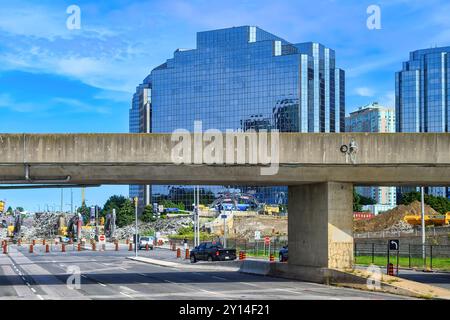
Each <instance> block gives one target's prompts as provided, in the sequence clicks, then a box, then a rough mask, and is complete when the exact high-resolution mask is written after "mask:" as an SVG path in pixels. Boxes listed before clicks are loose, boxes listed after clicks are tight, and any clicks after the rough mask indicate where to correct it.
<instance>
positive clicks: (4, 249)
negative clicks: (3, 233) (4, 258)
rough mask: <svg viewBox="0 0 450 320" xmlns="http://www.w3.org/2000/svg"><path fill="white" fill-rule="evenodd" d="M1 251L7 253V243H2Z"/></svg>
mask: <svg viewBox="0 0 450 320" xmlns="http://www.w3.org/2000/svg"><path fill="white" fill-rule="evenodd" d="M3 253H4V254H7V253H8V245H7V244H3Z"/></svg>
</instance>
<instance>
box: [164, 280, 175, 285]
mask: <svg viewBox="0 0 450 320" xmlns="http://www.w3.org/2000/svg"><path fill="white" fill-rule="evenodd" d="M164 282H167V283H171V284H177V283H175V282H172V281H169V280H164Z"/></svg>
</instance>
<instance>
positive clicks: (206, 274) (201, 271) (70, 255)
mask: <svg viewBox="0 0 450 320" xmlns="http://www.w3.org/2000/svg"><path fill="white" fill-rule="evenodd" d="M41 247H42V246H36V247H35V250H34V253H29V252H28V247H25V246H21V247H17V246H10V247H9V253H8V254H2V255H1V256H0V299H33V300H37V299H41V300H47V299H64V300H67V299H108V300H110V299H221V300H227V299H270V300H280V299H326V300H331V299H332V300H338V299H352V300H354V299H405V298H403V297H400V296H394V295H389V294H382V293H371V292H365V291H359V290H353V289H346V288H338V287H332V286H326V285H320V284H314V283H307V282H298V281H291V280H285V279H278V278H271V277H263V276H256V275H248V274H242V273H238V272H236V271H234V270H232V269H231V268H223V267H217V268H214V269H211V264H208V263H203V264H197V265H195V266H190V265H189V264H182V265H179V266H178V267H164V266H159V265H152V264H146V263H142V262H137V261H132V260H129V259H127V257H129V256H132V255H133V252H129V251H126V249H125V248H122V250H120V251H118V252H115V251H103V252H100V251H96V252H92V251H82V252H76V251H72V250H71V249H70V248H68V252H65V253H63V252H60V251H52V252H50V253H45V252H44V250H43V247H42V248H41ZM173 254H174V253H173V252H170V251H168V250H165V249H156V250H154V251H149V252H145V251H141V252H140V255H145V256H151V257H152V258H157V259H167V258H168V257H169V256H170V255H173ZM206 266H207V267H206ZM78 270H79V271H80V280H81V281H80V282H81V283H80V287H79V289H76V288H70V286H68V285H67V280H68V279H69V280H72V281H69V283H70V284H71V285H72V286H74V285H76V281H74V280H76V278H77V273H78Z"/></svg>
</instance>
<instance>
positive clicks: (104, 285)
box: [97, 282, 106, 287]
mask: <svg viewBox="0 0 450 320" xmlns="http://www.w3.org/2000/svg"><path fill="white" fill-rule="evenodd" d="M97 283H98V284H99V285H101V286H102V287H106V284H104V283H101V282H97Z"/></svg>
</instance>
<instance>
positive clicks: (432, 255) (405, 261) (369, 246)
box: [354, 243, 450, 271]
mask: <svg viewBox="0 0 450 320" xmlns="http://www.w3.org/2000/svg"><path fill="white" fill-rule="evenodd" d="M354 255H355V263H356V264H364V265H368V264H375V265H380V266H386V265H387V261H388V256H389V260H390V262H392V263H394V264H395V263H397V257H398V260H399V261H398V262H399V266H400V267H404V268H419V269H430V270H432V269H436V270H446V271H450V245H425V260H424V259H423V251H422V245H421V244H406V245H400V250H399V251H398V255H397V251H390V250H388V245H387V243H386V244H379V243H355V245H354Z"/></svg>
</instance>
